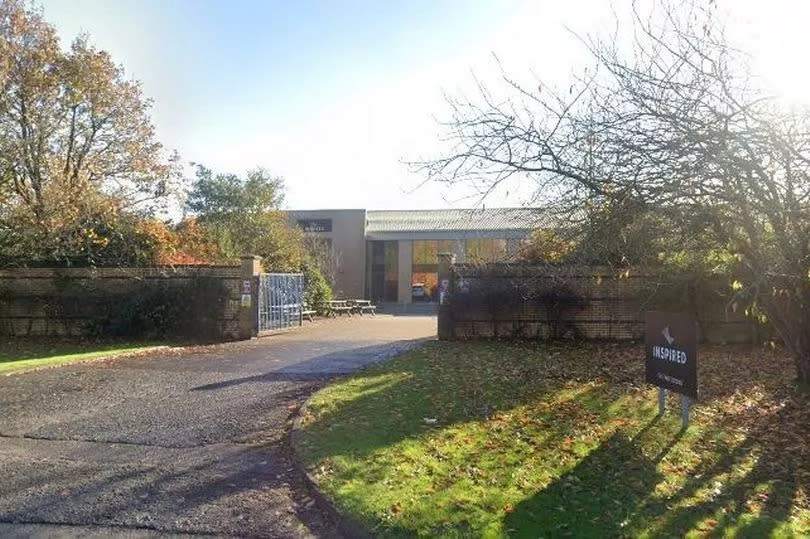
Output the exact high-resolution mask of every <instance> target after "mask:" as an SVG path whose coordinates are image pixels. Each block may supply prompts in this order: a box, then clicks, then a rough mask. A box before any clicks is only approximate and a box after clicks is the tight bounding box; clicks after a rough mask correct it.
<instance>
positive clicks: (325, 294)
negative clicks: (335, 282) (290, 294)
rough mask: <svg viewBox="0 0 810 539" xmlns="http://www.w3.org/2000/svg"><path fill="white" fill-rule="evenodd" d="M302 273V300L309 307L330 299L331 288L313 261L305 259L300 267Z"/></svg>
mask: <svg viewBox="0 0 810 539" xmlns="http://www.w3.org/2000/svg"><path fill="white" fill-rule="evenodd" d="M301 271H302V273H303V274H304V301H305V302H307V304H309V305H310V306H311V307H317V306H318V305H319V304H321V303H324V302H326V301H329V300H331V299H332V288H331V287H330V286H329V283H327V282H326V278H324V276H323V273H321V270H320V269H318V265H317V264H315V262H313V261H311V260H309V259H307V260H306V261H305V262H304V264H303V265H302V267H301Z"/></svg>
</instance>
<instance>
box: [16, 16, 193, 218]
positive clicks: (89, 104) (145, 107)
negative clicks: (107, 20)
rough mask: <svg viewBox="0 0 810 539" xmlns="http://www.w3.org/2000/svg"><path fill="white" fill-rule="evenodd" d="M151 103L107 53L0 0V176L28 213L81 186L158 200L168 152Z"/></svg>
mask: <svg viewBox="0 0 810 539" xmlns="http://www.w3.org/2000/svg"><path fill="white" fill-rule="evenodd" d="M149 109H150V102H149V101H148V100H146V99H145V98H144V97H143V95H142V92H141V89H140V86H139V84H138V83H137V82H135V81H131V80H128V79H126V78H125V74H124V70H123V68H122V67H121V66H118V65H116V64H115V63H113V61H112V59H111V58H110V56H109V54H108V53H107V52H105V51H101V50H98V49H96V48H94V47H93V46H92V45H90V43H89V41H88V39H87V37H86V36H83V37H79V38H77V39H76V40H75V41H74V42H73V44H72V45H71V47H70V48H69V50H67V51H63V50H62V49H61V48H60V46H59V40H58V37H57V35H56V32H55V31H54V29H53V27H51V26H50V25H49V24H47V23H46V22H45V21H44V20H43V18H42V15H41V14H40V13H39V12H38V11H35V10H33V9H31V8H28V7H26V4H25V2H23V1H22V0H2V1H0V180H2V181H3V184H4V185H5V187H6V188H7V191H6V196H7V198H6V200H7V201H9V200H11V199H13V201H16V202H18V203H20V204H23V205H24V206H26V207H27V208H28V209H30V211H31V212H32V213H33V215H34V216H35V217H36V219H37V220H41V219H43V218H44V217H45V216H46V215H47V214H48V212H49V211H51V210H52V209H53V206H54V205H60V204H62V203H63V202H64V201H65V200H66V199H72V198H81V197H82V196H83V194H84V193H85V192H86V191H88V190H93V191H96V192H99V193H104V194H106V195H110V196H114V197H115V198H116V199H117V200H119V201H120V203H121V205H122V206H124V207H138V208H143V207H144V205H146V204H150V203H154V202H157V201H160V200H163V199H165V197H166V194H167V193H168V192H169V190H170V188H171V187H172V182H173V181H174V180H177V179H178V178H179V174H178V167H177V161H176V158H175V157H174V156H171V155H167V154H166V153H165V152H164V150H163V148H162V147H161V145H160V143H158V142H157V141H156V139H155V133H154V128H153V126H152V124H151V121H150V118H149Z"/></svg>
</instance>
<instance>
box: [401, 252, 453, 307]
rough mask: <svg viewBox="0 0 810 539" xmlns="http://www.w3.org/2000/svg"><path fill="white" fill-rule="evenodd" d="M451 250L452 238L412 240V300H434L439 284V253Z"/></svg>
mask: <svg viewBox="0 0 810 539" xmlns="http://www.w3.org/2000/svg"><path fill="white" fill-rule="evenodd" d="M452 250H453V241H452V240H414V242H413V266H412V268H411V284H412V285H413V287H414V296H413V300H414V301H435V299H436V297H437V295H436V290H437V288H438V285H439V253H449V252H452Z"/></svg>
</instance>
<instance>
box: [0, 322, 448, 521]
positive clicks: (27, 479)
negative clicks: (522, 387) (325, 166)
mask: <svg viewBox="0 0 810 539" xmlns="http://www.w3.org/2000/svg"><path fill="white" fill-rule="evenodd" d="M435 332H436V319H435V318H434V317H392V316H384V315H383V316H377V317H368V316H366V317H362V318H360V317H353V318H346V319H338V320H325V321H317V322H315V323H312V324H310V323H305V326H304V327H303V328H300V329H296V330H293V331H290V332H287V333H283V334H280V335H275V336H271V337H265V338H262V339H256V340H252V341H249V342H242V343H231V344H225V345H215V346H210V347H203V348H200V349H196V350H194V351H191V352H189V351H184V352H181V353H172V352H171V351H167V352H162V353H159V354H156V355H152V356H142V357H133V358H122V359H119V360H111V361H97V362H88V363H84V364H80V365H74V366H69V367H62V368H54V369H46V370H41V371H35V372H29V373H22V374H17V375H11V376H6V377H2V378H0V411H2V413H0V536H2V537H31V536H47V537H75V536H84V537H102V536H109V535H117V536H130V537H152V536H155V535H163V534H195V535H215V536H223V535H225V536H264V537H302V536H310V535H318V536H331V535H336V532H335V531H334V528H333V524H332V523H331V522H329V521H328V519H327V518H326V517H325V516H324V515H322V514H321V513H320V511H319V510H318V509H317V508H316V506H315V504H314V502H313V501H312V500H311V499H310V498H309V497H308V495H307V493H306V489H305V488H304V486H303V482H302V481H301V478H300V477H298V475H297V474H296V473H295V472H294V470H293V468H292V465H291V461H290V454H289V446H288V436H287V435H288V431H289V419H290V418H291V416H292V415H293V414H294V413H295V411H296V410H297V408H298V407H299V406H300V405H301V404H302V403H303V402H304V401H305V400H306V398H307V397H308V396H309V395H310V394H311V393H312V392H313V391H315V390H316V389H318V388H319V387H321V386H322V385H323V384H324V383H325V381H326V380H327V379H328V378H329V377H332V376H334V375H337V374H342V373H347V372H351V371H352V370H355V369H357V368H360V367H362V366H363V365H366V364H368V363H370V362H373V361H378V360H380V359H384V358H386V357H390V356H392V355H394V354H396V353H397V352H399V351H401V350H403V349H405V348H407V347H410V346H413V345H415V344H416V343H418V342H420V341H421V340H424V339H427V338H433V337H434V336H435Z"/></svg>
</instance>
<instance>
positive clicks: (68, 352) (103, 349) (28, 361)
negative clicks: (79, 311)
mask: <svg viewBox="0 0 810 539" xmlns="http://www.w3.org/2000/svg"><path fill="white" fill-rule="evenodd" d="M158 347H159V345H157V344H154V343H144V342H135V343H132V342H113V343H110V342H80V341H75V340H74V341H71V340H53V339H37V340H32V339H11V340H5V341H0V375H3V374H9V373H11V372H14V371H20V370H30V369H37V368H41V367H49V366H55V365H61V364H67V363H75V362H77V361H86V360H89V359H101V358H109V357H114V356H121V355H125V354H137V353H142V352H145V351H148V350H154V349H156V348H158Z"/></svg>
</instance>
